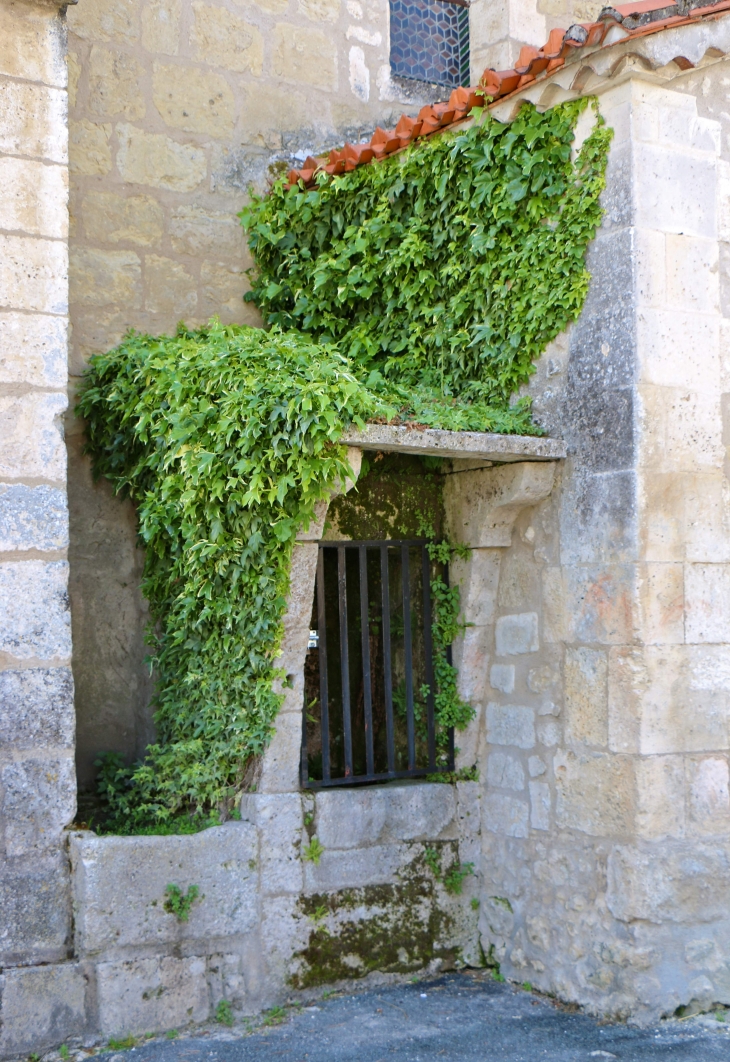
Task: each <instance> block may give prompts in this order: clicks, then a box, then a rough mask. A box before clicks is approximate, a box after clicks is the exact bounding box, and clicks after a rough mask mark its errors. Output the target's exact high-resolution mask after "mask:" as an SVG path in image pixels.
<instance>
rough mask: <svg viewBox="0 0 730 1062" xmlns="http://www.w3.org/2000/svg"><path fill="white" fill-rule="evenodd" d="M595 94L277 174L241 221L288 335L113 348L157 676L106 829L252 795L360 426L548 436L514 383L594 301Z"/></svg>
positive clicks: (206, 333)
mask: <svg viewBox="0 0 730 1062" xmlns="http://www.w3.org/2000/svg"><path fill="white" fill-rule="evenodd" d="M585 105H586V102H585V101H579V102H577V103H570V104H565V105H563V106H561V107H556V108H554V109H553V110H552V111H549V112H547V113H546V114H543V115H541V114H538V113H537V112H536V111H535V110H534V108H532V107H529V106H528V107H524V108H523V110H522V111H521V112H520V115H519V117H518V118H517V119H516V120H515V121H514V122H512V123H511V124H510V125H502V124H500V123H499V122H497V121H496V120H495V119H493V118H492V117H491V116H490V115H489V114H488V113H484V114H477V120H476V122H475V123H474V124H473V125H472V126H471V127H470V128H468V129H465V130H463V131H462V132H459V133H445V134H444V135H442V136H440V137H436V138H433V139H431V140H429V141H425V142H419V143H417V144H415V145H414V146H413V147H411V148H409V149H408V150H406V151H405V152H403V153H401V154H400V155H398V156H396V157H395V158H392V159H390V160H387V161H385V162H383V163H378V164H377V165H369V166H363V167H361V168H359V169H358V170H355V171H354V172H353V173H351V174H349V175H345V176H342V177H339V178H337V179H336V180H331V181H330V180H327V179H326V178H324V177H322V178H320V179H319V185H318V187H317V188H316V189H314V190H309V191H307V190H304V189H303V188H300V189H298V190H296V189H295V190H292V191H286V190H285V189H284V186H283V184H282V183H281V182H280V183H278V184H276V185H275V186H274V188H273V190H272V192H271V194H270V195H269V196H268V197H267V198H265V199H254V200H253V202H252V204H251V206H249V207H248V208H247V209H246V210H245V211H244V212H243V215H242V219H243V222H244V225H245V226H246V228H247V229H248V232H249V243H250V246H251V248H252V250H253V254H254V258H255V262H256V274H255V277H254V285H253V290H252V293H251V297H252V298H253V299H254V300H255V301H256V302H257V304H258V305H259V307H260V308H261V310H262V312H263V313H264V316H265V318H266V319H267V323H268V325H269V326H270V330H269V331H264V330H261V329H249V328H244V327H237V326H229V327H222V326H221V325H220V323H218V322H217V321H213V322H211V324H210V325H209V326H208V327H207V328H204V329H201V330H199V331H196V332H191V331H188V330H186V328H185V327H184V326H180V327H179V329H178V332H177V334H176V335H175V336H173V337H168V336H162V337H158V338H153V337H150V336H143V335H139V334H136V333H130V334H129V335H127V336H126V337H125V339H124V341H123V342H122V344H121V345H120V346H119V347H117V348H116V349H115V350H113V351H111V352H110V353H108V354H103V355H96V356H95V357H93V358H92V359H91V363H90V367H89V370H88V373H87V376H86V381H85V387H84V390H83V392H82V395H81V398H80V401H79V406H78V410H79V412H80V413H81V414H82V415H83V416H84V417H85V418H86V422H87V448H88V451H89V453H90V454H91V455H92V459H93V466H94V472H95V474H96V475H97V476H99V475H103V476H105V477H106V478H107V479H109V480H110V481H111V483H112V485H113V486H114V488H115V490H117V491H118V492H119V493H121V494H127V495H129V496H130V497H131V499H132V500H133V502H134V503H135V505H136V507H137V515H138V521H139V535H140V539H141V541H142V543H143V545H144V546H145V568H144V577H143V585H142V589H143V592H144V594H145V596H146V598H147V599H148V601H149V603H150V611H151V615H152V625H151V628H150V631H149V638H150V641H151V645H152V655H151V664H152V665H153V666H154V668H155V671H156V675H157V688H156V697H155V722H156V727H157V741H156V743H155V744H154V745H151V746H150V747H149V748H148V749H147V752H146V755H145V758H144V760H143V762H141V763H139V764H137V765H134V766H133V767H124V766H123V765H121V764H120V762H119V759H118V758H114V757H113V756H111V757H107V758H106V761H105V766H104V768H103V770H102V775H101V784H102V795H103V798H104V801H105V803H106V807H107V811H108V815H109V818H108V822H107V828H108V829H114V830H117V831H119V832H136V831H140V830H148V831H149V830H150V828H151V824H152V825H154V826H155V828H163V827H164V829H165V832H166V831H167V829H169V828H174V825H175V823H178V822H180V823H183V822H184V823H186V824H187V825H188V826H189V824H190V822H191V821H192V822H197V823H199V824H200V825H205V824H207V823H210V822H211V821H217V818H216V816H217V815H218V814H221V813H226V814H227V813H230V811H231V808H233V807H234V802H235V794H236V793H237V792H238V791H240V790H241V789H242V788H243V787H244V786H245V784H246V774H247V771H248V770H249V769H250V766H251V764H252V762H253V761H254V760H255V758H256V757H257V756H259V755H260V754H261V753H262V752H263V750H264V748H265V747H266V745H267V742H268V741H269V739H270V737H271V734H272V725H273V722H274V719H275V717H276V713H277V711H278V708H279V705H280V702H281V696H280V695H279V694H278V693H277V692H275V687H274V682H275V679H276V678H277V672H276V669H275V667H274V661H275V658H276V655H277V652H278V649H279V646H280V642H281V637H282V622H281V621H282V616H283V612H284V608H285V602H286V594H287V591H288V579H289V576H288V573H289V566H290V559H291V554H292V549H293V546H294V538H295V535H296V531H297V529H298V528H299V526H300V525H301V524H306V523H307V522H308V521H309V520H310V519H311V517H312V514H313V512H314V505H315V503H316V502H317V501H319V500H322V499H324V498H326V497H327V496H328V495H329V492H330V491H331V489H332V487H333V486H334V484H335V483H336V482H337V481H338V480H340V481H342V479H343V478H345V477H346V476H347V474H348V472H349V467H348V465H347V461H346V456H345V454H346V451H345V449H344V447H342V446H340V445H339V440H340V439H341V437H342V434H343V432H344V431H345V430H346V429H347V427H348V426H349V425H351V424H355V425H357V426H358V427H362V426H364V424H365V423H366V422H367V421H368V420H379V421H381V422H383V421H392V420H393V419H394V417H395V416H396V415H398V416H400V417H401V418H403V417H405V418H411V419H416V420H417V421H420V422H421V423H424V424H429V425H433V426H441V427H447V428H452V429H466V428H469V429H478V430H496V431H503V432H515V431H520V432H530V431H533V432H534V431H535V430H536V429H535V427H534V426H533V425H532V423H531V421H530V416H529V408H528V406H527V404H526V403H525V402H524V401H523V402H518V403H516V404H512V403H513V398H514V395H515V392H516V391H517V389H518V388H519V387H520V386H521V385H522V384H524V383H525V381H526V380H527V379H528V377H529V374H530V372H531V371H532V368H533V362H534V360H535V359H536V358H537V357H538V355H539V354H540V353H541V352H542V350H543V349H544V348H545V346H546V344H547V343H548V342H549V341H550V340H551V339H553V338H554V337H555V336H556V335H557V334H558V333H559V332H560V331H561V330H562V329H564V328H565V326H566V324H567V323H568V322H569V321H570V320H571V319H573V318H575V317H576V316H577V314H578V312H579V311H580V307H581V305H582V302H583V299H584V296H585V293H586V289H587V284H588V274H587V272H586V270H585V265H584V257H585V251H586V247H587V245H588V243H589V241H590V239H591V238H592V236H593V234H594V232H595V229H596V226H597V225H598V223H599V221H600V207H599V204H598V196H599V193H600V191H601V189H602V188H603V182H604V170H605V162H606V156H607V151H608V145H609V141H610V131H609V130H607V129H606V128H605V127H604V126H602V125H601V124H600V123H599V124H598V125H597V126H596V128H595V129H594V131H593V133H592V134H591V136H589V137H588V139H587V140H586V141H585V143H584V145H583V147H582V149H581V151H580V154H579V156H578V158H577V160H576V162H575V164H573V163H572V162H571V144H572V140H573V129H574V126H575V122H576V119H577V117H578V114H579V113H580V111H581V109H582V108H583V107H584V106H585ZM434 548H435V549H439V548H441V547H434ZM443 548H448V547H443ZM455 594H456V592H455V591H454V590H450V589H449V588H448V587H446V586H445V585H442V586H439V585H438V584H437V585H436V586H435V587H434V601H435V616H436V624H435V627H434V635H435V641H436V643H437V645H436V648H437V650H438V652H437V661H438V663H437V669H436V670H437V674H436V679H437V683H436V684H437V691H436V704H437V709H438V712H439V716H440V718H441V719H442V720H443V722H444V724H445V725H448V724H449V723H454V724H455V725H457V726H459V725H464V723H465V722H466V721H467V720H468V717H469V714H470V711H471V710H470V709H469V708H468V706H466V705H464V704H463V703H462V702H461V701H460V700H459V698H458V694H457V691H456V672H455V670H454V669H453V667H451V665H449V664H448V662H447V659H446V654H445V652H444V650H445V647H446V645H448V644H450V641H451V640H452V639H453V636H454V635H455V633H456V630H457V626H456V624H457V616H458V598H457V597H456V596H455Z"/></svg>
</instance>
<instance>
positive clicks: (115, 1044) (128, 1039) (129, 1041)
mask: <svg viewBox="0 0 730 1062" xmlns="http://www.w3.org/2000/svg"><path fill="white" fill-rule="evenodd" d="M107 1046H108V1047H110V1048H111V1049H112V1051H128V1050H129V1049H130V1048H131V1047H136V1046H137V1037H136V1036H132V1034H131V1033H130V1034H129V1036H123V1037H121V1038H120V1039H119V1040H116V1039H114V1038H112V1039H111V1040H109V1043H108V1045H107Z"/></svg>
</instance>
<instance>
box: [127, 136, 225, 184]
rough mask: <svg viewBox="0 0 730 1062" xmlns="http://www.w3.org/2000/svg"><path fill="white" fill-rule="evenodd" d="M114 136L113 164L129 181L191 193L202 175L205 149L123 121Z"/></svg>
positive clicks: (204, 171)
mask: <svg viewBox="0 0 730 1062" xmlns="http://www.w3.org/2000/svg"><path fill="white" fill-rule="evenodd" d="M117 136H118V139H119V150H118V152H117V166H118V168H119V173H120V175H121V177H122V178H123V179H124V180H125V181H128V182H129V183H130V184H148V185H151V186H152V187H154V188H167V189H169V190H170V191H171V192H192V191H193V190H194V189H195V188H197V187H198V185H199V184H200V182H201V181H202V180H203V178H204V177H205V173H206V168H207V166H206V160H205V152H204V151H202V150H201V149H200V148H198V147H195V146H194V145H192V144H178V143H177V141H175V140H171V139H170V137H168V136H164V135H162V134H160V133H146V132H144V131H143V130H141V129H137V128H135V126H132V125H124V124H120V125H119V126H118V127H117Z"/></svg>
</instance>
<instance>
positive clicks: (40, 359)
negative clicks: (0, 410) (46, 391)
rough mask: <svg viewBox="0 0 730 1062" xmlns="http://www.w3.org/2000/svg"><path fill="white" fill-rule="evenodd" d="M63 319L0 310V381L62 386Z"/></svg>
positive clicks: (64, 324)
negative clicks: (0, 311) (1, 311)
mask: <svg viewBox="0 0 730 1062" xmlns="http://www.w3.org/2000/svg"><path fill="white" fill-rule="evenodd" d="M67 329H68V324H67V321H66V320H65V318H60V317H48V316H42V317H41V316H33V315H32V314H18V313H0V383H24V384H31V385H35V386H36V387H58V388H59V389H63V388H65V386H66V380H67V375H68V372H67V368H66V336H67Z"/></svg>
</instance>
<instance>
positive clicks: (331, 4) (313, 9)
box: [297, 0, 340, 22]
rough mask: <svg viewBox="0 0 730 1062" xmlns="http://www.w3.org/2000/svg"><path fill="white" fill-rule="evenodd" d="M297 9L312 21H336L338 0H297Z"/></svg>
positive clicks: (338, 10)
mask: <svg viewBox="0 0 730 1062" xmlns="http://www.w3.org/2000/svg"><path fill="white" fill-rule="evenodd" d="M297 9H298V10H299V11H301V12H302V14H303V15H306V16H307V18H310V19H311V20H312V22H336V21H337V19H338V18H339V17H340V0H298V2H297Z"/></svg>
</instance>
